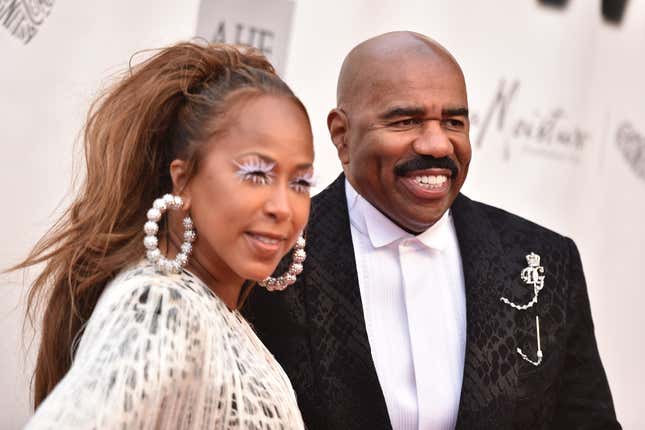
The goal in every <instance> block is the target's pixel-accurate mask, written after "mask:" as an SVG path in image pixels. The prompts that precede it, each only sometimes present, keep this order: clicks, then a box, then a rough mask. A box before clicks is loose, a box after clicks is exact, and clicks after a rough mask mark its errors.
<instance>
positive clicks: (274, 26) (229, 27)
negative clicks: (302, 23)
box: [197, 0, 293, 75]
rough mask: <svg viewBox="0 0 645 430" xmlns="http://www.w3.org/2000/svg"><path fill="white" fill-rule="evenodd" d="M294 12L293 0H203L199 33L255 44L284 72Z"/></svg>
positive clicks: (224, 40) (219, 39)
mask: <svg viewBox="0 0 645 430" xmlns="http://www.w3.org/2000/svg"><path fill="white" fill-rule="evenodd" d="M292 15H293V1H291V0H202V2H201V5H200V7H199V17H198V20H197V36H199V37H203V38H204V39H206V40H209V41H211V42H218V43H233V44H237V45H250V46H253V47H255V48H257V49H259V50H260V51H262V53H263V54H264V55H265V56H266V57H267V58H268V59H269V61H270V62H271V64H273V66H274V67H275V69H276V71H277V72H278V74H280V75H282V73H284V69H285V66H286V60H287V49H288V45H289V37H290V35H291V18H292Z"/></svg>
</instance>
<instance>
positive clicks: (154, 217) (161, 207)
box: [143, 194, 197, 273]
mask: <svg viewBox="0 0 645 430" xmlns="http://www.w3.org/2000/svg"><path fill="white" fill-rule="evenodd" d="M183 205H184V201H183V200H182V198H181V197H179V196H173V195H172V194H166V195H164V196H163V197H162V198H160V199H156V200H155V201H154V203H153V204H152V208H150V210H148V213H147V217H148V222H146V223H145V224H144V226H143V231H144V232H145V233H146V237H145V238H144V239H143V246H145V247H146V249H147V251H146V259H147V260H148V261H149V262H151V263H153V264H155V265H156V266H157V268H158V269H159V270H161V271H162V272H164V273H179V272H181V269H182V268H183V267H184V266H185V265H186V263H188V258H189V257H190V253H191V252H192V250H193V245H192V243H193V242H194V241H195V239H196V238H197V234H196V233H195V230H194V229H193V220H192V219H191V218H190V217H189V216H186V217H185V218H184V220H183V222H182V224H183V225H184V241H183V243H182V244H181V248H180V252H179V253H178V254H177V255H176V256H175V258H174V259H172V260H169V259H168V258H166V257H165V256H163V255H162V254H161V251H160V250H159V240H158V239H157V232H159V225H158V224H157V222H159V220H160V219H161V216H162V215H163V214H164V213H165V212H166V211H167V210H168V209H172V210H179V209H181V208H182V206H183Z"/></svg>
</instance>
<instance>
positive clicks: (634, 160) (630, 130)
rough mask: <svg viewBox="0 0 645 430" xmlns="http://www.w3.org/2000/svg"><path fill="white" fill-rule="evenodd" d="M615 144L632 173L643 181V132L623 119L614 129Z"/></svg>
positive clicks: (644, 171)
mask: <svg viewBox="0 0 645 430" xmlns="http://www.w3.org/2000/svg"><path fill="white" fill-rule="evenodd" d="M616 146H617V147H618V151H619V152H620V153H621V154H622V155H623V158H624V159H625V161H626V162H627V164H628V165H629V166H630V167H631V168H632V170H633V171H634V173H636V175H637V176H638V177H639V178H640V179H642V180H644V181H645V133H643V132H641V131H639V130H637V129H636V127H634V125H633V124H632V123H631V122H629V121H625V122H623V123H621V124H620V125H619V126H618V129H617V130H616Z"/></svg>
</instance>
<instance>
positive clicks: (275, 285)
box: [258, 235, 307, 291]
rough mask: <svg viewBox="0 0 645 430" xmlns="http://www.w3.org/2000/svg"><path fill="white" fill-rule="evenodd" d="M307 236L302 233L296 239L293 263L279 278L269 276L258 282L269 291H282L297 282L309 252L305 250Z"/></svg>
mask: <svg viewBox="0 0 645 430" xmlns="http://www.w3.org/2000/svg"><path fill="white" fill-rule="evenodd" d="M306 243H307V242H306V241H305V238H304V237H303V236H302V235H301V236H300V237H298V240H297V241H296V245H295V246H294V247H293V254H292V260H291V264H290V265H289V269H287V271H286V272H285V273H283V274H282V275H280V276H278V277H277V278H273V277H271V276H269V277H268V278H266V279H263V280H262V281H260V282H258V284H260V286H261V287H264V288H266V289H267V290H268V291H282V290H284V289H285V288H287V287H288V286H289V285H291V284H293V283H294V282H296V276H298V275H299V274H301V273H302V269H303V267H302V263H303V262H304V261H305V258H307V253H306V252H305V245H306Z"/></svg>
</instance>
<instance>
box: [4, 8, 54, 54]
mask: <svg viewBox="0 0 645 430" xmlns="http://www.w3.org/2000/svg"><path fill="white" fill-rule="evenodd" d="M53 5H54V0H0V23H2V26H3V27H4V28H5V29H7V30H8V31H9V33H11V34H12V35H13V36H14V37H16V38H18V39H19V40H21V41H22V42H23V43H24V44H27V43H29V42H31V40H32V39H33V38H34V36H35V35H36V34H37V33H38V30H39V28H40V26H41V25H42V23H43V22H44V21H45V19H46V18H47V17H48V16H49V12H50V11H51V9H52V6H53Z"/></svg>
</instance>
